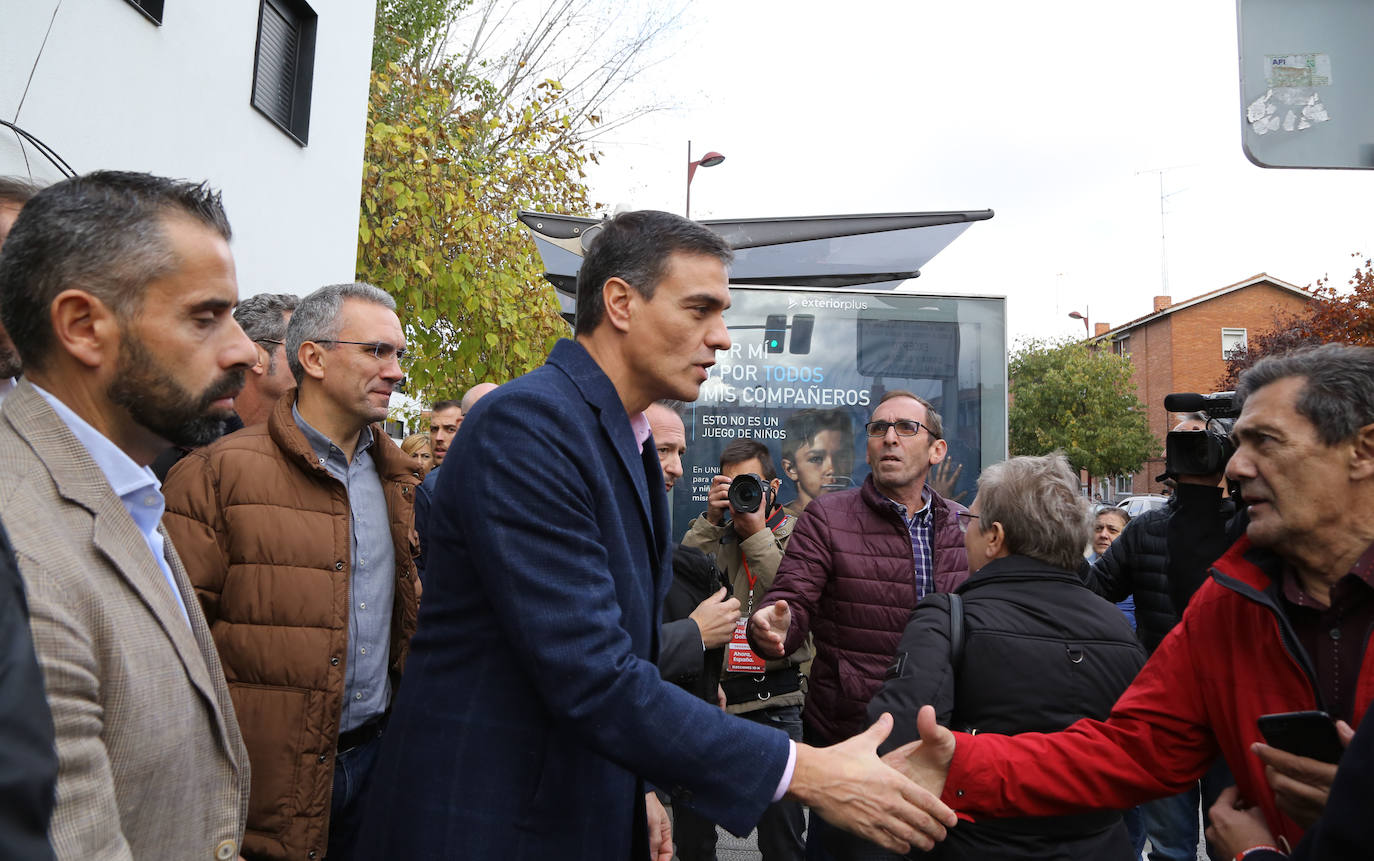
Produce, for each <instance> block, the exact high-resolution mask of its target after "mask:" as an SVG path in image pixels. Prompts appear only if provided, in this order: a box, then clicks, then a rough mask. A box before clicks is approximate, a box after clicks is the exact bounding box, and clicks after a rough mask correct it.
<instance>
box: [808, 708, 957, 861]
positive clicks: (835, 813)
mask: <svg viewBox="0 0 1374 861" xmlns="http://www.w3.org/2000/svg"><path fill="white" fill-rule="evenodd" d="M933 719H934V718H933V712H932V720H933ZM891 731H892V716H891V715H888V714H884V715H883V716H882V717H880V718H878V720H877V722H876V723H874V724H873V726H871V727H869V728H868V730H866V731H865V732H863V733H860V734H859V735H856V736H854V737H853V738H850V739H847V740H845V741H842V742H840V743H839V744H836V745H832V746H830V747H824V748H817V747H810V746H809V745H805V744H798V745H797V761H796V768H795V769H794V771H793V773H792V784H791V786H789V787H788V795H789V796H791V797H793V798H795V799H797V800H798V801H801V802H803V803H805V804H807V805H808V806H810V807H811V810H812V812H813V813H817V814H819V815H820V816H821V817H823V818H824V819H825V820H826V821H827V822H829V823H831V824H833V825H836V826H838V827H840V828H843V829H845V830H846V831H851V832H853V833H854V834H857V835H859V836H860V837H863V838H864V839H865V840H869V841H871V842H873V843H876V844H878V845H879V846H882V847H883V848H885V849H888V850H890V851H892V852H907V851H909V850H910V848H911V847H913V846H915V847H917V848H919V849H923V850H929V849H931V848H933V847H934V846H935V843H936V842H937V841H939V840H943V839H944V838H945V834H946V829H947V828H952V827H953V826H954V824H955V823H956V821H957V820H956V818H955V816H954V811H952V810H950V809H949V808H948V807H946V806H945V805H944V803H943V802H941V801H940V798H939V796H938V795H937V794H932V793H931V792H928V791H927V790H925V789H922V788H921V787H920V786H917V785H916V784H914V783H912V782H911V781H910V780H908V779H907V778H905V777H903V776H902V774H900V773H899V772H898V771H896V770H894V769H893V768H891V767H889V766H888V765H886V764H884V762H883V760H880V759H879V758H878V745H880V744H882V742H883V741H884V740H885V739H886V738H887V735H888V733H889V732H891ZM950 744H951V748H952V745H953V737H951V738H950Z"/></svg>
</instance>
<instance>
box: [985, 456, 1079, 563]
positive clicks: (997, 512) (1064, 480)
mask: <svg viewBox="0 0 1374 861" xmlns="http://www.w3.org/2000/svg"><path fill="white" fill-rule="evenodd" d="M978 509H979V511H978V525H977V526H975V527H974V528H976V529H986V528H988V527H990V526H991V525H992V524H993V523H1000V524H1002V531H1003V532H1005V533H1006V537H1007V550H1009V551H1011V552H1012V553H1018V554H1020V555H1022V556H1029V557H1031V558H1032V559H1039V560H1040V561H1041V562H1044V563H1046V564H1049V565H1053V566H1054V567H1056V568H1063V569H1065V570H1067V571H1076V570H1077V569H1078V565H1079V563H1080V562H1082V561H1083V547H1084V545H1086V544H1087V543H1088V541H1089V540H1091V538H1092V523H1093V518H1092V515H1091V514H1090V513H1089V511H1088V505H1087V503H1086V502H1085V501H1084V500H1083V497H1082V496H1080V495H1079V493H1078V476H1077V475H1075V474H1074V471H1073V468H1072V467H1070V466H1069V462H1068V460H1067V459H1065V457H1064V455H1062V454H1059V453H1058V452H1055V453H1054V454H1047V455H1042V456H1039V457H1025V456H1023V457H1013V458H1011V459H1010V460H1004V461H1002V462H1001V463H995V464H993V465H992V466H990V467H988V468H987V469H985V470H983V474H982V475H980V476H978Z"/></svg>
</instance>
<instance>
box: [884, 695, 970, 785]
mask: <svg viewBox="0 0 1374 861" xmlns="http://www.w3.org/2000/svg"><path fill="white" fill-rule="evenodd" d="M916 732H917V733H919V734H920V736H921V737H920V739H919V740H917V741H912V742H907V743H906V744H904V745H902V746H901V747H899V748H897V749H896V750H893V751H890V752H889V753H887V754H885V755H884V756H883V762H885V763H887V764H888V765H890V766H892V767H893V768H895V769H897V770H898V771H900V772H901V773H902V774H904V775H906V776H907V777H909V778H911V779H912V780H913V781H915V782H916V784H917V785H918V786H920V787H922V788H923V789H925V790H927V791H928V792H930V793H932V794H933V795H934V796H935V797H936V798H939V797H940V795H941V794H942V793H943V792H944V791H945V778H947V777H949V764H950V763H951V762H953V761H954V734H953V733H952V732H950V731H949V730H948V729H946V728H945V727H942V726H940V724H939V723H938V722H937V721H936V720H935V707H934V706H921V710H920V711H919V712H917V713H916Z"/></svg>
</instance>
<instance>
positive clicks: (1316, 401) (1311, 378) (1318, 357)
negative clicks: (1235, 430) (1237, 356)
mask: <svg viewBox="0 0 1374 861" xmlns="http://www.w3.org/2000/svg"><path fill="white" fill-rule="evenodd" d="M1288 377H1302V378H1303V379H1305V380H1306V381H1307V382H1306V385H1304V386H1303V388H1302V391H1301V392H1300V393H1299V394H1298V402H1297V404H1296V407H1297V410H1298V414H1299V415H1301V416H1302V417H1303V418H1305V419H1307V420H1308V421H1309V422H1311V423H1312V424H1313V426H1315V427H1316V429H1317V436H1318V437H1319V438H1320V439H1321V441H1322V442H1324V443H1325V444H1326V445H1328V446H1332V445H1335V444H1337V443H1339V442H1344V441H1345V440H1348V439H1350V438H1351V437H1353V436H1355V433H1356V432H1357V431H1359V429H1360V428H1362V427H1364V426H1365V425H1367V424H1370V423H1374V347H1356V346H1354V345H1352V344H1322V345H1321V346H1318V347H1303V348H1300V349H1297V350H1294V351H1293V352H1291V353H1287V354H1284V355H1278V356H1266V357H1265V358H1263V359H1260V360H1259V361H1258V362H1256V363H1255V364H1253V365H1251V366H1250V368H1249V369H1248V370H1246V371H1245V373H1243V374H1241V375H1240V382H1239V383H1237V384H1236V406H1237V407H1242V406H1244V404H1245V400H1246V398H1248V397H1250V395H1253V394H1254V393H1255V392H1257V391H1259V390H1260V389H1262V388H1264V387H1265V386H1267V385H1269V384H1270V383H1277V382H1278V381H1279V380H1282V379H1286V378H1288Z"/></svg>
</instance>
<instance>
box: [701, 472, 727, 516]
mask: <svg viewBox="0 0 1374 861" xmlns="http://www.w3.org/2000/svg"><path fill="white" fill-rule="evenodd" d="M729 510H730V479H729V478H728V477H727V476H724V475H717V476H716V477H715V478H713V479H711V490H710V491H709V492H708V493H707V494H706V520H707V522H709V523H712V524H714V525H716V526H719V525H720V524H721V522H722V521H724V520H725V512H727V511H729Z"/></svg>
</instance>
